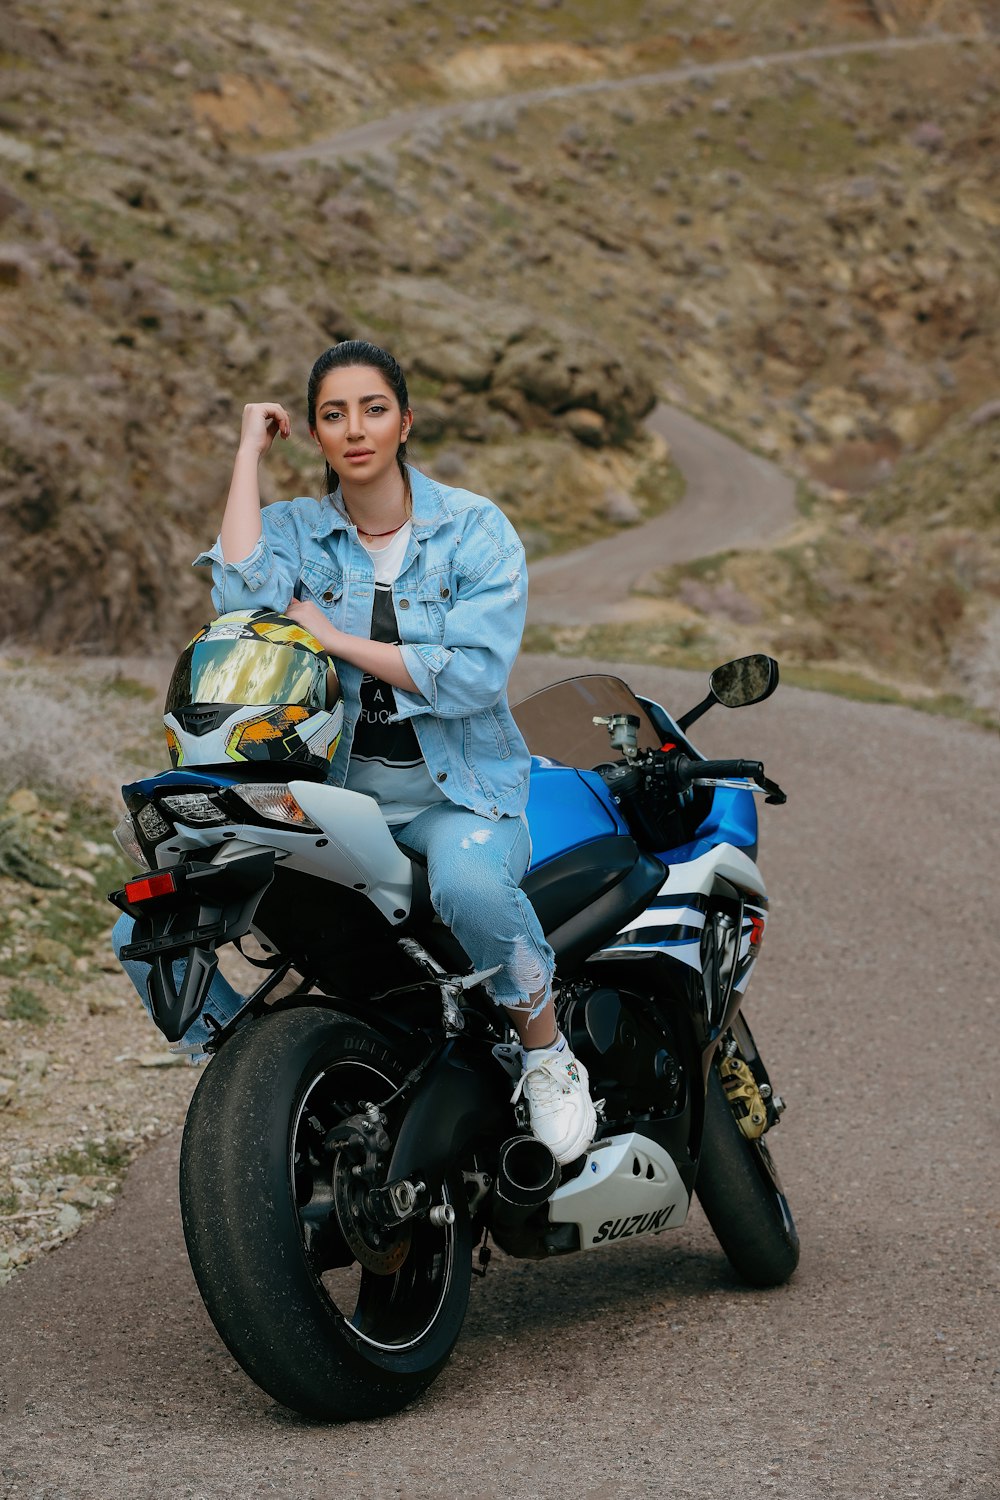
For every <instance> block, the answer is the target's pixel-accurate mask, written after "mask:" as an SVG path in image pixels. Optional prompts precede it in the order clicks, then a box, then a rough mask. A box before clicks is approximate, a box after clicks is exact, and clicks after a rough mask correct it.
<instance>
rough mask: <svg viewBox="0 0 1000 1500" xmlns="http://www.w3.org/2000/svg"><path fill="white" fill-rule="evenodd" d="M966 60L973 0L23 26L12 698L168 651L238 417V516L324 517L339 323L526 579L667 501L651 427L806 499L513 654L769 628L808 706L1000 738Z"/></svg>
mask: <svg viewBox="0 0 1000 1500" xmlns="http://www.w3.org/2000/svg"><path fill="white" fill-rule="evenodd" d="M998 40H1000V10H998V7H997V6H996V5H993V4H986V3H981V4H977V3H973V0H865V3H862V0H825V3H809V4H806V3H802V0H769V3H766V4H765V3H758V0H734V3H733V4H732V5H730V6H728V7H721V6H718V5H714V4H712V5H709V4H704V3H694V0H621V3H616V4H614V5H610V4H607V3H598V0H576V3H573V4H569V3H563V0H502V3H499V4H496V5H494V6H491V7H486V8H484V9H483V12H482V14H475V13H470V10H469V7H468V6H467V5H466V4H464V3H462V4H459V3H454V4H450V3H446V0H416V3H412V4H408V5H405V6H402V5H399V4H396V3H393V0H372V3H371V4H370V5H368V6H366V7H365V8H364V10H363V11H359V12H357V13H355V12H354V11H353V10H351V9H348V10H346V11H345V9H344V8H341V7H330V6H328V5H325V4H320V3H312V0H299V3H292V4H290V5H289V6H287V7H285V8H284V9H283V10H282V12H281V13H280V14H278V13H276V12H275V10H274V7H273V6H270V5H266V4H264V3H263V0H260V3H258V0H249V3H247V4H244V5H241V6H236V5H213V6H210V7H206V6H204V5H201V4H195V3H194V0H176V3H174V4H172V5H170V6H166V7H164V6H153V5H151V4H149V3H146V0H105V3H99V0H89V3H70V0H67V3H65V4H59V3H53V4H36V3H32V4H27V3H19V0H13V3H12V4H11V5H9V6H8V8H7V11H6V16H5V26H4V35H3V38H2V43H0V68H2V71H0V78H2V81H3V85H4V89H3V103H2V106H0V558H2V562H0V568H2V571H3V587H2V588H0V640H2V641H3V642H4V643H5V649H6V652H7V655H6V657H5V658H4V662H5V667H4V670H5V671H6V672H7V674H8V676H7V686H8V688H9V690H10V693H14V687H15V679H14V677H12V676H11V675H10V674H11V673H16V672H21V673H22V674H23V672H24V670H25V667H26V663H27V664H28V676H29V679H30V681H31V682H33V683H36V684H37V683H39V682H42V681H43V680H44V672H45V662H44V659H41V660H40V659H39V658H38V656H37V655H36V654H34V653H37V652H38V651H39V650H40V651H42V652H43V653H57V654H58V657H59V659H60V662H61V660H62V659H63V658H64V656H65V654H66V653H71V654H74V655H83V656H85V657H99V658H107V657H109V656H110V657H117V656H121V657H137V656H142V655H145V654H148V653H151V654H155V655H160V656H165V657H168V658H169V657H173V656H174V655H175V654H176V653H177V651H178V650H179V649H180V647H181V646H182V644H183V643H184V640H185V639H186V638H187V636H188V635H189V634H190V632H191V630H192V629H193V628H194V627H195V626H197V625H198V624H199V623H200V622H201V621H202V620H203V619H204V618H205V617H206V615H207V613H208V612H209V609H210V606H209V603H208V599H207V591H206V590H207V579H206V578H205V577H204V576H203V575H202V574H199V573H195V572H193V571H192V570H191V568H190V566H189V563H190V560H191V558H192V557H193V555H194V554H195V553H196V552H197V551H198V550H199V549H200V548H201V547H202V546H204V545H205V544H207V543H208V542H209V541H210V540H211V538H212V537H213V536H214V534H215V532H216V529H217V526H218V520H219V516H220V513H221V505H222V501H223V497H224V495H225V491H226V486H227V480H228V473H229V468H230V464H231V460H232V455H233V452H234V449H235V444H236V439H237V435H238V431H239V418H240V411H241V408H242V406H243V403H244V402H245V401H247V400H260V399H265V398H275V399H278V400H280V401H282V402H284V403H285V404H286V405H287V406H288V407H289V409H290V410H291V411H292V413H293V415H294V422H295V425H294V429H293V441H292V442H290V443H289V444H287V445H282V447H281V451H280V452H275V454H274V456H273V458H272V459H271V460H270V461H269V463H268V465H267V469H266V475H265V481H264V482H265V486H266V492H267V497H268V498H277V497H286V498H287V497H290V496H292V495H294V494H315V493H317V490H318V487H319V486H320V484H321V474H320V469H319V466H318V465H317V463H316V457H315V449H314V448H313V447H312V445H311V444H310V443H309V441H308V435H307V433H306V428H305V417H304V387H305V379H306V375H307V372H308V369H309V366H310V364H311V362H312V360H313V358H314V357H315V355H316V354H317V353H319V352H320V351H321V350H322V349H323V348H324V347H325V346H326V345H327V344H328V343H330V342H333V341H335V340H337V339H340V338H343V337H349V336H365V337H371V338H373V339H375V340H376V341H379V342H382V343H384V344H386V345H387V346H389V347H390V348H391V349H392V350H393V351H394V352H395V353H396V354H397V355H398V356H399V358H400V359H401V361H402V362H403V364H404V368H406V369H407V371H408V373H409V375H410V378H411V390H412V396H413V401H414V405H415V408H416V412H417V422H416V428H415V441H414V443H413V444H412V445H411V446H412V448H413V454H414V459H415V461H416V462H417V463H418V464H420V465H422V466H424V467H426V468H427V469H428V471H429V472H430V473H432V474H434V475H437V476H438V477H440V478H441V479H443V480H446V481H448V482H451V483H461V484H463V485H466V486H468V487H470V488H474V489H478V490H482V491H484V492H485V493H487V494H490V495H492V496H494V497H495V498H496V499H497V500H498V501H499V503H500V504H501V505H502V506H503V507H504V509H505V510H506V511H507V513H508V514H509V515H510V517H511V519H512V520H513V521H514V523H515V524H516V525H517V527H518V529H519V530H520V532H521V535H522V536H523V538H524V541H525V545H526V547H527V549H528V552H529V556H530V557H531V558H538V557H541V556H543V555H544V554H546V553H548V552H552V551H553V550H559V549H566V548H569V547H572V546H574V545H578V544H580V543H583V542H587V541H592V540H594V539H596V538H599V537H601V536H603V535H607V534H610V533H614V532H617V531H621V530H622V529H623V528H627V527H630V526H635V525H638V524H641V523H642V522H643V521H644V520H646V519H648V518H650V517H651V516H654V515H655V514H656V513H657V512H658V511H660V510H662V509H663V508H664V507H666V506H669V505H671V504H673V503H675V502H676V501H677V500H678V498H679V497H680V495H681V494H682V492H683V487H684V480H683V476H682V475H681V474H680V473H679V472H678V471H677V469H676V468H675V467H674V465H673V463H672V460H671V455H670V452H669V448H668V447H667V445H666V444H665V443H664V442H663V440H662V438H660V437H657V436H655V435H654V434H653V433H652V432H651V431H650V430H649V429H648V428H647V427H646V426H645V425H644V418H646V416H647V415H648V413H649V412H650V411H651V409H652V408H653V405H654V402H656V401H658V400H660V401H663V400H665V401H668V402H670V403H673V404H675V405H677V406H680V407H682V408H683V409H685V410H686V411H688V412H690V413H692V414H694V415H695V416H697V417H699V418H700V419H701V420H703V421H704V422H706V423H709V424H713V425H714V426H717V427H718V428H720V429H722V430H723V431H724V432H726V433H728V434H729V435H730V436H732V437H735V438H736V439H737V440H738V442H739V443H740V444H742V445H743V446H744V447H746V448H747V449H749V450H751V451H752V452H754V453H758V454H761V455H764V456H766V457H768V458H770V459H772V460H774V461H775V462H776V463H777V464H778V465H780V466H781V467H782V468H784V469H785V470H786V471H787V472H789V473H791V474H792V475H793V476H794V477H795V479H796V481H797V486H798V504H797V517H796V524H795V525H794V526H793V527H792V528H791V530H789V531H784V532H783V533H782V534H781V536H779V537H775V538H773V539H772V540H771V542H769V544H768V545H767V546H765V547H763V548H761V549H760V550H751V551H746V550H741V551H733V550H732V549H731V548H730V547H728V546H727V537H726V534H725V528H724V527H720V528H719V529H718V535H717V536H714V537H711V538H707V542H708V545H706V548H705V551H706V554H707V555H706V556H704V557H702V558H699V559H698V560H697V561H696V562H694V563H692V564H686V565H684V566H681V567H678V566H674V567H671V566H670V562H671V560H670V558H669V557H662V558H660V557H657V556H655V555H653V556H651V557H650V569H649V572H648V573H647V575H646V576H645V577H644V578H643V580H642V583H641V588H642V592H643V595H644V597H645V599H646V600H647V604H648V607H647V608H646V609H645V611H644V613H643V617H642V619H641V620H640V621H638V622H635V623H633V624H631V625H630V626H629V628H628V631H627V632H625V631H622V630H621V629H619V630H617V631H614V630H609V629H607V628H599V629H587V628H586V627H583V626H574V627H566V628H562V629H560V628H558V627H552V626H546V627H544V628H543V627H540V626H539V627H536V628H535V629H534V630H533V631H531V632H529V636H528V641H527V644H528V646H529V648H531V647H533V648H536V649H546V650H555V651H570V652H574V653H577V654H579V653H581V652H584V653H589V654H601V653H603V654H606V655H607V654H611V655H614V656H617V657H624V658H625V659H629V660H643V661H652V662H658V663H667V664H673V665H695V666H699V667H701V666H704V665H710V664H711V663H712V662H714V661H716V660H718V659H720V657H721V656H724V655H727V654H733V653H734V652H736V651H740V650H743V649H759V648H761V647H763V648H765V649H768V650H771V651H773V652H774V653H775V654H776V655H777V656H779V657H780V659H781V661H782V663H783V665H784V666H785V667H786V668H787V669H788V670H789V671H790V672H791V673H792V674H793V678H794V680H797V681H800V682H802V683H804V684H806V685H811V686H821V687H828V688H833V689H834V690H837V691H846V692H849V693H854V694H858V695H860V696H867V697H879V698H883V699H889V700H890V701H891V700H902V701H909V702H917V703H922V704H924V705H926V706H930V707H933V708H939V709H944V710H946V711H948V712H953V713H959V714H962V715H971V716H973V717H978V718H987V719H989V718H991V717H994V716H995V713H996V703H997V699H998V696H1000V691H998V690H1000V608H998V591H1000V562H998V554H1000V548H998V534H997V525H996V522H997V509H998V507H997V492H998V483H997V479H996V474H997V459H998V457H1000V365H998V349H1000V331H998V330H1000V296H998V289H1000V192H998V187H1000V84H998V82H997V80H998V77H1000V73H998V68H997V60H998ZM780 53H789V54H795V55H790V56H788V57H786V58H784V59H776V58H775V56H774V55H775V54H780ZM399 111H406V112H407V114H406V118H405V119H404V121H403V122H402V123H401V124H397V125H395V126H394V127H393V128H391V129H390V130H389V131H388V133H387V134H386V133H384V134H383V138H382V139H381V140H380V139H379V136H378V131H376V132H375V134H374V136H372V137H371V141H373V142H374V143H373V144H369V145H367V146H364V145H356V144H355V145H352V144H351V134H350V132H351V131H352V130H353V129H354V128H355V127H357V126H358V125H361V124H364V123H365V122H366V121H373V120H378V119H380V118H384V117H386V116H394V115H396V114H397V113H398V112H399ZM345 132H347V135H346V136H345V134H344V133H345ZM338 136H339V137H341V139H340V140H338V139H337V138H338ZM25 651H27V652H28V653H29V656H28V657H26V656H25V655H24V652H25ZM11 652H13V653H14V654H13V656H11V655H10V653H11ZM18 653H20V654H18ZM88 670H90V669H88V667H87V665H86V664H85V663H82V664H80V666H79V667H78V668H75V669H74V672H73V673H72V676H73V679H74V682H77V683H80V684H83V683H85V682H86V680H87V673H88ZM796 674H797V675H796ZM119 675H120V674H119ZM140 676H141V673H140ZM57 680H59V678H58V675H57ZM17 681H22V679H21V678H18V679H17ZM22 686H23V683H22ZM126 691H127V690H126ZM15 696H16V695H15ZM49 697H50V698H59V697H60V694H59V693H58V692H56V693H50V694H49ZM64 707H67V706H66V705H65V704H64ZM67 712H68V715H69V718H70V720H71V721H72V720H73V716H74V713H75V710H69V709H68V707H67ZM14 717H21V716H19V715H15V716H14ZM132 717H134V714H133V715H132ZM23 737H24V739H25V740H26V744H25V746H24V747H21V748H23V749H26V750H27V751H28V752H30V751H31V746H32V744H33V743H34V742H35V736H34V729H33V727H32V726H30V725H28V726H25V728H24V731H23ZM9 748H10V750H11V752H12V753H11V755H10V756H8V764H7V768H6V771H5V773H4V774H5V776H6V777H7V778H8V780H10V779H11V778H12V777H15V776H16V774H21V773H20V772H19V771H17V766H18V765H20V764H21V762H20V760H19V754H20V750H19V746H18V744H17V743H13V744H11V745H10V747H9ZM35 769H36V770H37V766H36V767H35Z"/></svg>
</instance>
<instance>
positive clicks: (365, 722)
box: [351, 583, 423, 767]
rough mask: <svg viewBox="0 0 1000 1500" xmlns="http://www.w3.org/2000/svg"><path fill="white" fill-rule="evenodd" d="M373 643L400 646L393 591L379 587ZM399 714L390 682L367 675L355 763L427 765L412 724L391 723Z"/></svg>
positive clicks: (363, 681)
mask: <svg viewBox="0 0 1000 1500" xmlns="http://www.w3.org/2000/svg"><path fill="white" fill-rule="evenodd" d="M371 638H372V640H373V641H387V642H388V644H389V645H390V646H398V645H399V626H398V625H397V623H396V612H395V610H394V608H393V603H392V587H391V585H390V584H387V583H377V584H376V585H375V605H374V608H373V610H372V633H371ZM395 712H396V695H395V693H394V692H393V690H392V687H391V686H390V684H389V683H388V682H383V681H382V679H381V678H380V677H373V676H372V675H371V673H370V672H366V673H365V675H364V677H363V678H362V679H361V713H360V716H359V718H358V723H357V728H356V729H355V731H354V742H353V744H352V746H351V759H352V760H367V761H378V762H379V763H380V764H381V765H383V766H393V767H397V766H398V767H403V766H406V767H410V766H419V765H423V756H422V755H421V754H420V746H419V745H418V744H417V736H416V734H415V732H414V729H413V725H412V724H411V723H410V722H409V720H405V721H404V722H403V723H402V724H392V723H390V722H389V719H390V715H392V714H394V713H395Z"/></svg>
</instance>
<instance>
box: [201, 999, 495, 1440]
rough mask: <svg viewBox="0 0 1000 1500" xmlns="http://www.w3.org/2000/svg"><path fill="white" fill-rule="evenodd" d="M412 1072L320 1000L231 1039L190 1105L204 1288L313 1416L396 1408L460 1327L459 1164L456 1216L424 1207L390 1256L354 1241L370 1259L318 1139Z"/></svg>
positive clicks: (450, 1198)
mask: <svg viewBox="0 0 1000 1500" xmlns="http://www.w3.org/2000/svg"><path fill="white" fill-rule="evenodd" d="M405 1072H406V1069H405V1067H404V1066H403V1064H402V1063H401V1061H400V1059H399V1058H398V1057H397V1056H396V1054H395V1053H394V1051H393V1049H392V1048H391V1047H390V1046H389V1045H388V1043H387V1042H386V1041H385V1039H384V1038H383V1037H381V1036H379V1034H378V1033H377V1032H375V1031H373V1030H372V1029H371V1028H369V1027H367V1026H364V1025H362V1024H361V1023H359V1022H357V1021H354V1020H351V1019H350V1018H348V1017H345V1016H342V1015H338V1014H336V1013H334V1012H332V1011H328V1010H323V1009H320V1008H318V1007H312V1006H310V1007H304V1008H302V1009H296V1010H288V1011H282V1012H278V1013H276V1014H273V1015H269V1016H266V1017H263V1018H262V1019H260V1020H258V1021H255V1022H253V1023H252V1024H251V1025H250V1026H248V1027H247V1028H246V1029H245V1030H244V1031H241V1032H238V1033H237V1035H236V1036H234V1037H233V1038H232V1039H231V1040H230V1041H229V1042H227V1043H226V1045H225V1046H224V1047H223V1048H222V1050H221V1051H220V1053H219V1055H218V1057H216V1058H215V1059H214V1060H213V1061H212V1062H211V1064H210V1065H209V1067H208V1068H207V1069H206V1072H205V1075H204V1077H203V1078H202V1080H201V1082H200V1083H199V1085H198V1089H197V1091H196V1093H195V1095H194V1098H193V1100H192V1103H191V1107H190V1110H189V1112H188V1117H187V1122H186V1125H185V1128H184V1139H183V1144H182V1147H181V1178H180V1194H181V1211H182V1219H183V1225H184V1235H185V1238H186V1240H187V1247H188V1254H189V1256H190V1260H191V1266H192V1269H193V1271H194V1274H195V1279H196V1281H197V1283H198V1288H199V1290H200V1292H201V1295H202V1298H203V1299H204V1302H205V1306H206V1307H207V1309H208V1312H209V1315H210V1316H211V1318H212V1321H213V1323H214V1324H215V1326H216V1329H217V1330H218V1332H219V1334H220V1336H221V1337H222V1339H223V1341H224V1343H225V1344H226V1345H227V1347H228V1348H229V1350H230V1352H231V1353H232V1354H233V1355H234V1357H235V1358H236V1360H237V1361H238V1362H239V1364H240V1365H242V1367H243V1369H244V1370H245V1371H246V1372H247V1374H248V1375H249V1376H250V1377H251V1379H253V1380H254V1381H256V1383H257V1384H258V1385H259V1386H261V1387H262V1388H263V1389H264V1390H265V1391H267V1392H268V1394H269V1395H271V1396H273V1397H274V1398H275V1399H276V1400H277V1401H280V1402H281V1403H282V1404H283V1405H285V1406H289V1407H291V1408H292V1409H293V1410H294V1411H297V1412H301V1413H302V1414H303V1415H304V1416H308V1417H313V1418H319V1419H321V1420H327V1421H330V1420H334V1421H335V1420H341V1421H352V1420H364V1419H365V1418H370V1417H378V1416H384V1415H387V1414H388V1413H391V1412H394V1411H398V1410H399V1409H400V1408H401V1407H403V1406H405V1405H406V1404H407V1402H409V1401H412V1400H413V1399H414V1397H416V1396H417V1395H419V1394H420V1392H421V1391H423V1390H424V1389H426V1387H427V1386H428V1385H430V1383H431V1381H432V1380H433V1379H434V1378H435V1376H436V1375H437V1374H438V1373H439V1371H440V1370H441V1368H442V1366H443V1365H444V1364H445V1362H446V1361H447V1359H448V1357H449V1355H450V1354H451V1351H452V1349H453V1347H454V1345H455V1342H456V1340H457V1338H458V1335H459V1332H460V1331H461V1327H462V1321H463V1318H464V1316H465V1310H466V1306H467V1303H468V1297H469V1284H470V1279H471V1261H472V1227H471V1223H470V1220H469V1214H468V1211H467V1206H466V1200H465V1196H464V1192H463V1187H462V1179H461V1176H460V1175H458V1174H456V1175H455V1176H454V1177H453V1178H450V1179H448V1180H446V1181H445V1183H444V1184H443V1186H442V1194H443V1201H444V1202H446V1203H447V1202H450V1203H451V1204H452V1206H453V1207H454V1209H455V1222H454V1223H453V1224H451V1225H443V1226H440V1227H435V1226H432V1225H431V1224H430V1222H429V1221H428V1220H427V1219H426V1218H422V1219H414V1220H413V1221H410V1222H408V1224H407V1225H406V1226H405V1228H406V1231H407V1232H406V1234H402V1233H397V1237H396V1240H395V1242H394V1244H393V1246H392V1251H393V1253H391V1254H389V1255H387V1256H384V1257H380V1254H379V1251H378V1250H377V1249H373V1250H372V1251H371V1252H370V1253H369V1251H368V1249H367V1247H365V1246H364V1245H363V1244H362V1243H361V1241H360V1240H356V1246H357V1247H358V1248H359V1252H360V1254H361V1255H362V1257H363V1258H364V1259H365V1260H366V1261H367V1262H368V1265H367V1267H363V1266H361V1265H359V1264H358V1262H357V1260H356V1259H355V1253H354V1251H353V1250H352V1249H351V1248H350V1247H349V1245H348V1243H347V1241H346V1240H345V1237H344V1234H343V1233H342V1231H341V1228H340V1221H339V1219H338V1217H337V1210H336V1208H335V1204H334V1192H333V1188H332V1186H331V1177H332V1165H331V1160H330V1158H329V1156H327V1155H326V1154H325V1153H324V1152H323V1151H322V1149H321V1146H322V1142H323V1138H324V1136H325V1135H326V1133H327V1131H328V1130H329V1129H330V1127H331V1126H332V1125H334V1124H338V1123H340V1121H341V1120H343V1119H345V1118H347V1116H348V1115H351V1114H353V1113H354V1112H355V1111H356V1110H357V1109H358V1108H359V1106H361V1105H363V1104H367V1103H369V1102H373V1103H379V1102H381V1101H382V1100H385V1099H387V1098H388V1096H389V1095H390V1094H392V1093H393V1092H394V1090H395V1089H396V1088H397V1087H398V1085H399V1083H400V1082H401V1081H402V1079H403V1077H404V1075H405ZM370 1237H373V1238H374V1240H375V1244H376V1245H377V1244H378V1243H379V1238H380V1237H379V1236H378V1235H377V1234H375V1235H374V1236H370ZM381 1240H382V1245H383V1246H384V1245H385V1240H384V1236H381ZM380 1259H381V1261H382V1263H381V1264H380ZM373 1267H374V1269H373Z"/></svg>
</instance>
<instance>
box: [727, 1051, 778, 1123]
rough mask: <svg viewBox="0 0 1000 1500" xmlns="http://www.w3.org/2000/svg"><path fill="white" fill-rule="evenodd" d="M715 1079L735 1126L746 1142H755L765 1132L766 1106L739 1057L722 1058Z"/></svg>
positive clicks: (756, 1084)
mask: <svg viewBox="0 0 1000 1500" xmlns="http://www.w3.org/2000/svg"><path fill="white" fill-rule="evenodd" d="M719 1077H720V1078H721V1079H722V1087H723V1089H724V1090H725V1095H726V1098H727V1099H728V1100H729V1104H730V1107H731V1109H732V1111H733V1115H734V1117H735V1120H736V1123H737V1125H738V1126H739V1127H740V1129H741V1130H742V1132H743V1134H744V1135H745V1136H746V1138H747V1140H748V1141H756V1140H758V1139H759V1138H760V1137H761V1136H762V1135H763V1134H764V1131H765V1130H766V1129H767V1105H766V1104H765V1103H764V1099H763V1096H762V1095H761V1092H760V1087H759V1086H758V1083H757V1080H756V1079H755V1078H754V1076H753V1074H752V1073H751V1071H750V1068H749V1066H748V1065H747V1064H746V1063H745V1062H744V1061H743V1059H742V1057H724V1058H723V1059H722V1061H721V1063H720V1064H719Z"/></svg>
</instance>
